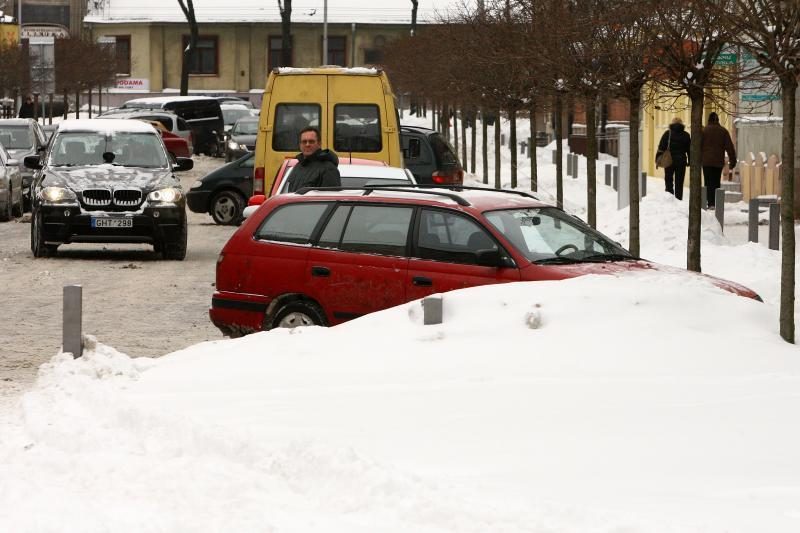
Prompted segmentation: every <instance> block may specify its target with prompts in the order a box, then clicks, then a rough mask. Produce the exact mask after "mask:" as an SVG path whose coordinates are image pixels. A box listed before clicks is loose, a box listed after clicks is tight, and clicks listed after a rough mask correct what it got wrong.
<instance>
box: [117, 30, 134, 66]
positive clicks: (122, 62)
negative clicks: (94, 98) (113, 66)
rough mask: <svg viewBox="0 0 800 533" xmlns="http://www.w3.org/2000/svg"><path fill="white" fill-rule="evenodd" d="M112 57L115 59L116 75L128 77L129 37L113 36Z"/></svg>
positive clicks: (129, 60) (129, 63)
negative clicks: (114, 41)
mask: <svg viewBox="0 0 800 533" xmlns="http://www.w3.org/2000/svg"><path fill="white" fill-rule="evenodd" d="M114 37H115V39H116V43H115V44H114V55H115V56H116V58H117V74H122V75H130V73H131V36H130V35H116V36H114Z"/></svg>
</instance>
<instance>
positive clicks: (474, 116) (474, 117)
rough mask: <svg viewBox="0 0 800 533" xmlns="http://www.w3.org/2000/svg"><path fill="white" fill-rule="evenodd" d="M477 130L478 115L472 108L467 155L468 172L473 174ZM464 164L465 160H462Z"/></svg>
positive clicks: (465, 163)
mask: <svg viewBox="0 0 800 533" xmlns="http://www.w3.org/2000/svg"><path fill="white" fill-rule="evenodd" d="M477 130H478V117H477V113H476V112H475V110H474V109H473V110H472V131H470V132H469V134H470V141H471V144H470V145H469V149H470V150H469V156H470V161H469V167H470V172H472V173H473V174H475V152H476V151H477V150H476V149H475V148H476V147H475V141H476V140H477V139H478V131H477ZM466 165H467V162H466V161H464V166H465V167H466Z"/></svg>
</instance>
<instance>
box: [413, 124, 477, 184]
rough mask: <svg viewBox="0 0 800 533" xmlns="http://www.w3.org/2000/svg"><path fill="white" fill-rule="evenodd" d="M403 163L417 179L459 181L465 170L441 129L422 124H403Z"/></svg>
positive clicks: (425, 182)
mask: <svg viewBox="0 0 800 533" xmlns="http://www.w3.org/2000/svg"><path fill="white" fill-rule="evenodd" d="M400 144H401V147H402V149H403V163H404V164H405V167H406V168H407V169H409V170H411V173H412V174H414V177H415V178H416V179H417V182H418V183H421V184H422V183H424V184H435V185H460V184H461V183H463V182H464V170H463V168H462V167H461V163H460V162H459V161H458V156H457V155H456V153H455V151H454V150H453V147H452V146H450V143H449V142H447V139H445V138H444V137H443V136H442V135H441V134H440V133H439V132H438V131H436V130H432V129H429V128H423V127H420V126H405V125H401V126H400Z"/></svg>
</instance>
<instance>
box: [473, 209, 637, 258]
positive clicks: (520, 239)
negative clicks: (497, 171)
mask: <svg viewBox="0 0 800 533" xmlns="http://www.w3.org/2000/svg"><path fill="white" fill-rule="evenodd" d="M485 216H486V219H487V220H488V221H489V222H490V223H491V224H492V225H493V226H494V227H495V228H496V229H497V230H498V231H499V232H500V233H502V234H503V235H504V236H505V237H506V238H507V239H508V240H509V241H511V243H512V244H514V246H515V247H516V248H517V249H518V250H519V251H520V252H522V254H524V255H525V257H527V258H528V259H529V260H531V261H533V262H534V263H535V262H549V261H548V260H552V259H554V258H564V259H572V260H584V259H589V258H591V259H593V260H594V259H597V258H602V257H603V256H607V257H614V258H615V259H627V258H631V259H633V256H631V254H630V253H628V252H627V251H626V250H625V249H624V248H622V247H621V246H619V245H618V244H616V243H614V242H612V241H611V240H609V239H608V238H606V237H604V236H603V235H602V234H601V233H599V232H597V231H595V230H593V229H592V228H591V227H589V226H588V225H586V224H584V223H583V222H582V221H580V220H578V219H576V218H574V217H572V216H570V215H568V214H566V213H564V212H563V211H561V210H560V209H556V208H555V207H541V208H527V209H505V210H502V211H489V212H487V213H485Z"/></svg>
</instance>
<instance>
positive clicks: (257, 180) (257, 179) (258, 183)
mask: <svg viewBox="0 0 800 533" xmlns="http://www.w3.org/2000/svg"><path fill="white" fill-rule="evenodd" d="M253 194H264V167H256V171H255V172H254V173H253Z"/></svg>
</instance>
